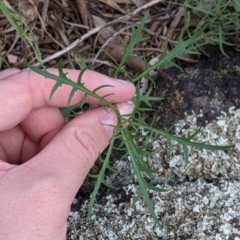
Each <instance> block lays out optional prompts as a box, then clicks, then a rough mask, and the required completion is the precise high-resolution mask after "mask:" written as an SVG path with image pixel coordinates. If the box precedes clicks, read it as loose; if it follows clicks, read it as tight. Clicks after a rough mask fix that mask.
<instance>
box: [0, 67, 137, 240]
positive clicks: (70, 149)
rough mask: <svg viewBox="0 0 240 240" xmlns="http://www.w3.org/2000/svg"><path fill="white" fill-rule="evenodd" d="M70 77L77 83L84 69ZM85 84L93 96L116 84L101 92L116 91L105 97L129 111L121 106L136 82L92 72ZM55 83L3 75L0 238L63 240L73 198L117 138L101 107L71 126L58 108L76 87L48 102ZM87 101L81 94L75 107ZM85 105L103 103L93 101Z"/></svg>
mask: <svg viewBox="0 0 240 240" xmlns="http://www.w3.org/2000/svg"><path fill="white" fill-rule="evenodd" d="M49 71H50V72H52V73H54V74H57V70H56V69H50V70H49ZM65 72H68V75H67V76H68V77H69V78H70V79H72V80H75V81H76V80H77V77H78V75H79V71H77V70H65ZM82 82H85V83H86V84H85V86H86V87H87V88H89V89H90V90H94V89H95V88H97V87H99V86H101V85H106V84H107V85H112V86H113V87H112V88H102V89H100V90H99V91H98V94H99V95H100V96H104V95H106V94H109V93H113V94H114V95H111V96H108V97H106V99H107V100H108V101H110V102H114V103H120V104H117V106H118V108H119V111H120V113H121V114H127V113H130V112H131V111H132V108H131V107H130V106H129V105H128V104H126V103H124V102H126V101H127V100H129V99H131V98H132V97H133V95H134V93H135V88H134V86H133V85H132V84H131V83H127V82H121V81H117V80H112V79H111V78H109V77H107V76H104V75H101V74H99V73H96V72H93V71H85V72H84V74H83V77H82ZM54 84H55V82H54V81H53V80H49V79H44V78H43V77H42V76H40V75H37V74H36V73H34V72H32V71H29V70H24V71H20V70H17V69H7V70H5V71H3V72H0V239H8V240H10V239H14V240H15V239H18V240H21V239H24V240H26V239H34V240H38V239H41V240H45V239H46V240H48V239H49V240H54V239H65V237H66V228H67V217H68V214H69V211H70V206H71V203H72V201H73V199H74V196H75V194H76V193H77V191H78V189H79V187H80V186H81V184H82V183H83V181H84V178H85V177H86V175H87V173H88V171H89V170H90V168H91V167H92V165H93V164H94V161H95V160H96V159H97V157H98V155H99V153H101V152H102V151H103V150H104V149H105V148H106V147H107V145H108V142H109V139H110V137H111V136H112V134H113V127H111V126H107V125H104V124H111V125H116V124H117V120H116V116H115V113H114V112H113V111H111V110H109V111H108V112H106V110H104V109H103V108H101V107H97V108H95V109H92V110H89V111H87V112H86V113H84V114H81V115H80V116H78V117H76V118H75V119H73V120H72V121H71V122H69V123H68V124H66V123H65V120H64V118H63V116H62V115H61V113H60V111H59V109H58V107H63V106H67V99H68V96H69V94H70V92H71V87H69V86H66V85H64V86H62V87H60V88H58V89H57V91H56V92H55V93H54V95H53V98H52V100H51V101H49V94H50V92H51V89H52V87H53V86H54ZM82 97H83V93H82V92H76V93H75V94H74V96H73V99H72V101H71V104H76V103H78V102H80V101H81V99H82ZM87 102H88V103H91V104H98V101H97V100H96V99H94V98H92V97H88V98H87Z"/></svg>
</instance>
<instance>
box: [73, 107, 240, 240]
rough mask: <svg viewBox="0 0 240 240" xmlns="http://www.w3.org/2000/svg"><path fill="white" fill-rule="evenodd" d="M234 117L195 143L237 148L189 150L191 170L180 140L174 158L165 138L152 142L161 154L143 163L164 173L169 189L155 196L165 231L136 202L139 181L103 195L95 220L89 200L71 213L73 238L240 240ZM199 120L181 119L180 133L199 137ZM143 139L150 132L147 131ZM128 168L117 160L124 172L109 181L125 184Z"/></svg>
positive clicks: (161, 179)
mask: <svg viewBox="0 0 240 240" xmlns="http://www.w3.org/2000/svg"><path fill="white" fill-rule="evenodd" d="M229 114H230V115H227V114H225V113H222V115H221V116H219V117H218V118H217V119H216V120H215V121H213V122H211V123H208V124H207V125H206V126H205V127H204V128H203V129H202V130H201V131H200V132H199V134H198V135H197V136H196V137H195V138H194V139H193V141H196V142H204V143H206V144H214V145H230V144H235V147H234V148H232V149H230V150H228V151H211V150H199V149H197V148H188V149H189V165H188V166H187V167H185V159H184V154H183V150H182V148H181V146H179V145H178V144H177V143H176V142H173V145H172V152H171V154H169V155H168V154H167V150H168V143H167V141H166V140H165V139H164V138H162V137H158V138H155V139H152V140H151V141H150V142H151V144H152V151H153V152H154V153H155V154H154V155H153V156H151V157H150V156H148V157H145V158H144V159H143V160H144V162H145V163H146V164H147V165H148V166H149V167H151V168H154V169H157V170H158V171H159V174H158V175H156V176H157V178H156V180H154V182H153V184H154V185H155V186H157V187H160V188H164V189H168V190H169V191H167V192H164V193H159V192H154V191H150V192H149V193H150V195H151V200H152V201H153V204H154V210H155V213H156V215H157V216H158V218H159V220H160V221H161V223H162V228H159V227H157V225H156V224H155V223H154V221H153V219H152V217H151V215H150V213H149V211H148V209H147V207H146V205H145V204H144V201H143V200H142V199H140V200H139V201H138V202H137V203H135V204H133V202H134V197H135V196H136V194H137V191H138V190H137V187H138V185H137V183H136V182H135V181H134V182H131V183H130V184H129V185H127V186H126V187H124V188H122V189H119V190H117V191H115V192H113V191H109V193H108V194H107V195H106V196H105V197H102V199H101V203H96V204H95V205H94V209H93V215H92V217H91V219H90V220H87V218H86V216H87V207H88V203H89V200H86V201H85V202H84V203H83V204H82V205H81V207H80V209H79V211H77V212H71V213H70V215H69V220H68V225H69V228H68V229H69V231H68V239H79V240H80V239H84V240H85V239H110V240H115V239H116V240H117V239H124V240H128V239H129V240H130V239H143V240H144V239H146V240H147V239H164V240H165V239H166V240H171V239H196V240H197V239H219V240H220V239H221V240H225V239H233V240H238V239H240V217H239V214H240V177H239V176H240V110H235V109H234V108H231V109H229ZM198 117H199V116H197V115H196V114H194V113H193V114H192V115H190V116H186V118H185V119H184V120H182V121H179V122H178V123H177V124H176V128H175V134H176V135H177V136H185V137H187V136H189V135H191V134H192V133H194V131H196V130H197V129H198V126H197V124H196V122H197V118H198ZM143 135H148V133H147V132H146V131H144V132H143ZM143 139H144V136H143ZM166 166H168V168H167V169H165V168H166ZM128 167H129V165H127V164H126V162H124V161H117V160H116V161H115V168H116V169H118V170H120V173H121V174H120V176H118V177H116V175H113V176H110V177H108V178H107V181H108V182H109V183H112V184H113V185H114V184H117V185H118V184H119V183H121V182H123V181H124V176H126V175H127V176H129V174H130V173H131V169H129V168H128Z"/></svg>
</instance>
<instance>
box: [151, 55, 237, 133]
mask: <svg viewBox="0 0 240 240" xmlns="http://www.w3.org/2000/svg"><path fill="white" fill-rule="evenodd" d="M227 54H228V56H229V58H227V57H225V56H223V55H222V54H220V52H218V53H215V55H213V56H212V57H211V58H209V59H207V60H202V61H201V62H199V63H198V64H197V65H195V66H192V67H188V68H183V69H182V71H181V70H180V69H177V68H169V69H166V70H163V72H161V73H160V74H159V75H158V76H157V77H156V79H155V81H156V89H155V92H154V95H155V96H161V97H164V100H163V101H161V102H160V104H158V103H154V105H153V108H154V109H155V111H154V115H155V117H156V121H155V124H154V125H155V127H159V128H165V127H169V126H170V125H171V124H172V123H173V122H174V120H176V119H182V118H183V117H184V114H185V113H187V114H191V113H192V111H195V113H197V114H199V113H200V112H202V114H203V116H202V117H201V118H199V120H198V124H199V125H200V126H204V125H205V123H206V121H211V120H213V119H215V118H216V116H218V115H219V114H220V113H221V112H226V113H228V109H229V108H230V107H232V106H235V107H236V108H237V107H239V105H240V55H239V54H238V53H236V52H235V51H234V52H233V51H228V52H227ZM152 116H153V115H152ZM152 116H150V117H152Z"/></svg>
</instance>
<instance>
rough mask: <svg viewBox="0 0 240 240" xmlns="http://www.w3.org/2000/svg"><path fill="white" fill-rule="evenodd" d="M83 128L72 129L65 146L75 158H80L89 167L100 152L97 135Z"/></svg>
mask: <svg viewBox="0 0 240 240" xmlns="http://www.w3.org/2000/svg"><path fill="white" fill-rule="evenodd" d="M83 129H84V128H82V129H77V128H75V129H73V130H72V131H71V132H72V133H71V135H70V138H68V140H67V141H66V143H65V146H66V147H67V149H68V151H69V152H71V153H72V154H73V155H74V156H76V157H77V158H81V161H83V163H84V164H87V166H88V167H89V168H90V167H92V166H93V164H94V161H95V160H96V159H97V157H98V155H99V152H100V144H99V136H97V134H96V133H94V132H91V133H89V132H87V131H85V130H83Z"/></svg>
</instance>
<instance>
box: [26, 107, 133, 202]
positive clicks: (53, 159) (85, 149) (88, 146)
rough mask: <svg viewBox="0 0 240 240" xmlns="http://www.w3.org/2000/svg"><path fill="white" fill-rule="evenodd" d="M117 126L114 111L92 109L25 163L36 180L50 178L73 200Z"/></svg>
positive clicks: (127, 110) (125, 109) (126, 111)
mask: <svg viewBox="0 0 240 240" xmlns="http://www.w3.org/2000/svg"><path fill="white" fill-rule="evenodd" d="M117 106H118V108H119V112H120V114H121V115H123V114H129V113H131V112H132V111H133V109H132V107H131V106H130V105H128V104H127V103H122V104H118V105H117ZM110 125H112V126H110ZM116 125H117V119H116V114H115V112H114V111H113V110H108V111H106V110H104V109H103V108H101V107H99V108H95V109H92V110H89V111H88V112H86V113H84V114H82V115H80V116H78V117H77V118H75V119H73V120H72V121H71V122H70V123H68V124H67V125H66V126H65V127H64V128H63V129H62V130H61V131H60V132H59V133H58V134H57V135H56V136H55V137H54V138H53V140H52V141H51V142H50V143H49V144H48V145H47V146H46V147H45V148H44V149H43V150H42V151H41V152H40V153H39V154H38V155H37V156H36V157H34V158H33V159H32V160H31V161H28V162H27V163H25V164H29V168H30V169H32V170H33V171H34V176H35V177H34V178H35V180H37V181H43V180H44V179H45V180H47V179H48V177H49V178H50V179H51V180H54V182H56V183H57V185H58V186H60V187H61V191H63V193H62V194H64V195H65V196H66V195H67V196H69V197H70V198H69V201H72V199H73V198H74V196H75V194H76V192H77V191H78V189H79V187H80V185H81V184H82V183H83V181H84V179H85V177H86V175H87V173H88V172H89V170H90V168H91V167H92V166H93V164H94V162H95V160H96V159H97V157H98V156H99V154H100V153H101V152H102V151H103V150H104V149H105V148H106V147H107V145H108V144H109V139H110V138H111V136H112V134H113V126H116Z"/></svg>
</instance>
